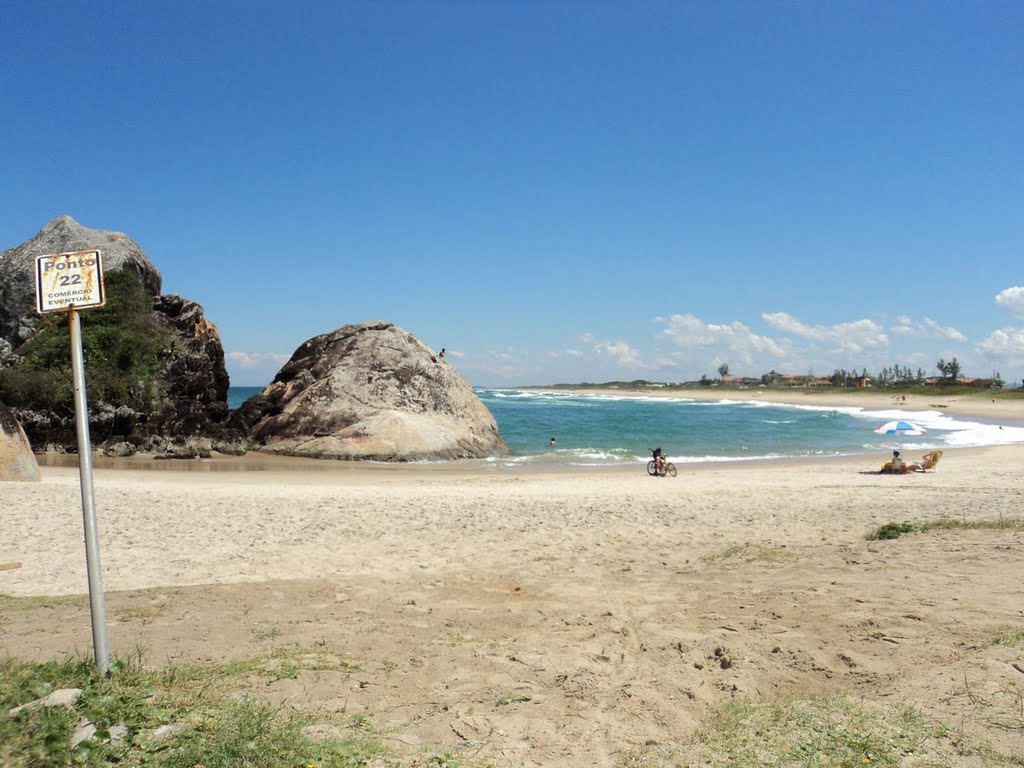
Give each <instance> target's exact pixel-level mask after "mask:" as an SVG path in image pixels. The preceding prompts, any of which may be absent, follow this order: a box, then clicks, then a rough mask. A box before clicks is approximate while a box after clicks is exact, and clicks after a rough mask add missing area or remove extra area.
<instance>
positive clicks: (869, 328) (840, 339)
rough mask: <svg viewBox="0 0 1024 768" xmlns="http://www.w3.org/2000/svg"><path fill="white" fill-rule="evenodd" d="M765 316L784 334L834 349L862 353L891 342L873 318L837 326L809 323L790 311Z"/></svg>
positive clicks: (766, 319)
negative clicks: (794, 315) (823, 344)
mask: <svg viewBox="0 0 1024 768" xmlns="http://www.w3.org/2000/svg"><path fill="white" fill-rule="evenodd" d="M761 317H762V319H763V320H764V321H765V322H766V323H768V325H770V326H772V327H773V328H777V329H778V330H780V331H782V332H783V333H791V334H793V335H795V336H800V337H802V338H805V339H810V340H811V341H817V342H822V343H825V344H830V345H832V346H833V347H834V348H835V349H834V351H835V352H841V353H842V354H844V355H848V356H849V355H859V354H863V353H864V351H865V350H869V349H882V348H885V347H887V346H888V345H889V337H888V336H886V334H885V329H883V328H882V326H880V325H879V324H878V323H876V322H875V321H874V320H867V319H865V320H854V321H853V322H851V323H838V324H837V325H807V324H806V323H803V322H801V321H800V320H799V319H798V318H796V317H793V316H792V315H791V314H789V313H788V312H766V313H764V314H762V315H761Z"/></svg>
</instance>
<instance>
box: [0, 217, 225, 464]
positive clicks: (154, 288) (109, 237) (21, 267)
mask: <svg viewBox="0 0 1024 768" xmlns="http://www.w3.org/2000/svg"><path fill="white" fill-rule="evenodd" d="M85 249H99V250H101V251H102V253H103V273H104V278H105V281H106V282H107V287H108V290H107V298H108V305H107V307H106V308H103V309H90V310H86V311H84V312H83V313H82V326H83V333H85V334H88V333H89V331H90V327H95V326H96V323H97V322H98V321H99V320H100V318H101V315H100V314H98V313H102V312H105V311H113V309H112V307H113V304H114V303H115V301H114V299H115V296H114V293H115V290H114V289H115V288H116V289H118V290H120V291H121V292H122V299H124V297H125V296H128V298H127V299H125V300H124V301H122V303H123V304H124V305H125V307H124V310H123V311H124V313H125V314H124V316H125V317H126V318H128V322H126V323H125V324H124V325H123V326H118V325H115V326H113V327H109V328H108V331H109V332H108V333H107V335H106V336H105V337H104V338H105V339H110V338H113V337H115V336H118V335H120V336H121V338H122V339H123V338H124V336H125V335H129V334H135V335H134V337H132V339H127V340H125V342H126V344H125V348H126V350H127V352H121V351H118V350H113V349H111V350H103V351H104V353H105V354H106V356H107V357H109V358H111V359H112V360H113V362H110V361H108V362H107V365H108V366H111V367H110V369H109V370H100V369H99V368H98V367H97V365H96V364H95V363H94V361H91V360H90V358H89V356H88V354H87V355H86V369H87V380H88V382H89V392H88V397H89V426H90V433H91V437H92V441H93V444H94V445H96V446H102V447H104V449H105V450H107V451H108V452H116V453H121V454H126V453H132V452H134V451H136V450H143V451H152V452H155V453H166V454H169V455H176V456H184V455H202V454H205V453H208V452H209V450H210V449H211V448H217V449H220V450H224V451H230V452H234V453H237V452H240V451H241V450H242V449H243V448H242V443H241V440H242V436H241V433H239V432H232V431H231V430H228V429H226V428H225V422H226V419H227V416H228V407H227V390H228V374H227V370H226V368H225V365H224V348H223V346H222V344H221V341H220V335H219V334H218V332H217V329H216V328H215V327H214V325H213V324H212V323H211V322H210V321H209V320H207V319H206V318H205V317H204V315H203V308H202V307H201V306H199V305H198V304H196V303H195V302H193V301H189V300H187V299H183V298H182V297H180V296H175V295H167V296H161V295H160V288H161V284H162V277H161V275H160V272H159V270H158V269H157V268H156V267H155V266H154V265H153V264H152V263H151V262H150V261H149V259H148V258H146V255H145V254H144V253H143V252H142V249H141V248H140V247H139V246H138V244H137V243H135V241H134V240H132V239H131V238H130V237H128V236H127V235H124V234H122V233H120V232H107V231H104V230H101V229H89V228H86V227H83V226H81V225H80V224H78V223H77V222H76V221H75V220H74V219H72V218H71V217H69V216H60V217H58V218H56V219H54V220H53V221H51V222H50V223H49V224H47V225H46V226H45V227H43V229H42V230H41V231H40V232H39V234H37V235H36V236H35V237H34V238H32V239H31V240H29V241H27V242H25V243H23V244H22V245H20V246H18V247H16V248H10V249H8V250H6V251H4V252H3V254H2V255H0V369H3V368H4V367H6V368H8V369H10V371H11V372H14V371H17V370H18V368H19V364H20V362H21V356H22V355H25V354H28V353H27V352H19V350H26V349H28V348H29V347H30V346H31V345H30V344H26V343H25V342H30V341H32V340H33V339H34V337H36V336H39V335H40V334H42V333H43V330H44V328H45V327H46V325H47V324H46V323H42V322H41V318H40V316H39V315H38V314H37V313H36V304H35V271H34V270H35V259H36V257H37V256H42V255H45V254H49V253H62V252H66V251H75V250H85ZM140 286H141V288H140ZM118 311H122V310H121V309H119V310H118ZM129 313H132V314H129ZM108 322H110V321H109V320H108ZM115 322H116V321H115ZM51 325H52V324H51ZM50 332H51V333H52V332H53V331H52V329H51V331H50ZM63 333H65V334H66V331H64V332H63ZM146 334H148V336H146ZM135 342H138V343H135ZM143 343H147V344H150V345H151V346H152V345H155V346H153V349H154V350H155V351H154V352H153V353H152V354H154V355H155V356H156V357H157V359H156V362H155V363H153V362H150V361H149V359H148V358H147V359H146V360H144V361H142V363H141V365H142V367H144V368H146V371H145V372H144V374H143V375H142V376H140V374H139V368H140V362H139V360H123V359H122V360H121V361H120V363H119V362H118V359H117V358H118V356H119V355H120V356H121V357H122V358H123V356H124V354H134V353H135V348H137V347H138V346H139V345H140V344H143ZM67 364H68V365H69V363H67ZM61 365H63V364H61ZM118 365H121V366H122V367H121V368H118V367H117V366H118ZM2 372H3V371H2V370H0V373H2ZM32 375H33V374H31V373H28V374H26V375H25V376H24V377H23V378H24V381H26V382H29V384H31V376H32ZM65 379H66V381H65ZM19 381H22V380H21V379H19ZM55 385H59V386H60V387H62V388H64V387H69V386H70V377H69V376H64V374H63V372H62V373H61V376H60V377H59V380H57V379H55ZM104 385H106V387H105V388H104ZM36 386H38V384H37V385H36ZM7 404H8V405H9V406H11V407H12V408H13V410H14V411H15V414H16V415H17V417H18V420H19V421H20V422H21V425H22V426H23V427H24V430H25V433H26V435H27V436H28V439H29V441H30V442H31V444H32V446H33V448H34V450H36V451H42V450H47V449H51V450H58V451H59V450H66V451H72V452H74V451H76V450H77V436H76V433H75V423H74V415H73V412H71V411H69V410H68V408H67V405H66V403H59V404H56V405H54V404H50V405H47V404H46V403H40V402H29V403H26V402H22V403H14V402H8V403H7Z"/></svg>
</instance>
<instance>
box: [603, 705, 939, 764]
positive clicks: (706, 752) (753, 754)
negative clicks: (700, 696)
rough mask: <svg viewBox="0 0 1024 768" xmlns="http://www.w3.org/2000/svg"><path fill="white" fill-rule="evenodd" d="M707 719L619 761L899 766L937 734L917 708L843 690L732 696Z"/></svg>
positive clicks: (628, 753)
mask: <svg viewBox="0 0 1024 768" xmlns="http://www.w3.org/2000/svg"><path fill="white" fill-rule="evenodd" d="M704 722H705V725H704V727H703V728H702V729H700V730H699V731H698V732H697V733H696V735H695V736H694V737H693V738H691V739H689V740H688V741H686V742H684V743H683V744H682V745H680V746H678V747H663V746H657V747H643V748H641V749H638V750H633V751H629V752H623V753H620V755H619V759H618V761H617V762H616V768H681V767H682V766H691V765H700V766H706V767H707V768H749V767H750V766H766V765H777V766H809V767H810V766H813V767H814V768H825V766H834V767H835V768H864V766H881V767H883V768H885V767H891V768H897V767H898V766H902V765H904V764H905V761H906V760H907V759H910V758H911V757H912V756H920V755H921V754H922V753H923V752H924V751H925V750H926V747H927V742H928V741H929V739H931V738H933V737H935V736H936V735H937V734H936V730H935V728H934V727H933V726H932V725H931V724H930V723H929V722H928V721H927V720H926V719H925V718H924V717H922V716H921V715H920V714H918V713H917V711H916V710H913V709H911V708H902V709H893V708H877V707H874V706H870V705H868V704H866V703H864V702H859V701H854V700H852V699H850V698H848V697H845V696H822V697H817V698H814V699H810V700H798V699H780V700H776V701H766V702H760V701H758V702H752V701H729V702H725V703H723V704H719V705H718V706H715V707H713V708H712V709H711V710H710V711H709V713H708V715H707V717H705V719H704ZM923 764H927V763H923Z"/></svg>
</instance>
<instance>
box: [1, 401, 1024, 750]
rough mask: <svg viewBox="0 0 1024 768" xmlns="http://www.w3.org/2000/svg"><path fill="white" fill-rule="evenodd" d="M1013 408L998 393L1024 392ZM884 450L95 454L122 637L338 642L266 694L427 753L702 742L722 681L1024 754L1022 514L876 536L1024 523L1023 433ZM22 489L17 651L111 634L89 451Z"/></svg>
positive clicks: (8, 615) (246, 643)
mask: <svg viewBox="0 0 1024 768" xmlns="http://www.w3.org/2000/svg"><path fill="white" fill-rule="evenodd" d="M701 394H704V395H705V396H706V393H703V392H702V393H701ZM795 397H802V396H800V395H796V396H795ZM936 402H938V401H936ZM855 404H861V401H860V400H859V399H858V400H857V401H855ZM915 405H917V403H915V402H914V401H913V400H911V401H910V402H908V403H907V404H906V405H903V404H901V405H900V407H901V408H912V407H914V406H915ZM948 405H949V407H950V410H952V409H953V406H954V403H952V402H950V403H949V404H948ZM956 405H957V406H958V408H960V411H961V412H962V413H968V411H966V410H964V409H963V404H961V403H957V404H956ZM976 405H977V406H978V407H979V408H980V409H982V410H985V409H988V407H989V406H990V405H992V404H991V403H984V402H982V403H978V404H976ZM999 407H1000V408H1004V409H1005V410H999V411H997V410H996V408H995V406H993V407H992V409H991V410H987V411H986V414H985V415H986V416H990V417H992V418H1014V419H1019V418H1020V417H1021V415H1022V414H1021V413H1020V412H1014V409H1013V407H1012V404H1011V406H1006V405H1005V404H1003V405H1000V406H999ZM977 415H981V414H980V413H978V414H977ZM884 458H885V457H884V456H878V457H874V456H869V457H859V458H853V459H842V460H832V461H818V462H815V461H803V462H789V463H777V462H770V463H769V462H751V463H745V464H729V465H708V466H683V467H681V468H680V470H681V471H680V474H679V476H678V477H676V478H651V477H648V476H646V474H644V472H643V470H642V467H637V471H628V470H627V471H623V470H617V471H591V472H558V471H548V472H542V473H528V472H521V473H508V472H500V471H494V470H487V469H483V468H481V467H480V466H479V465H463V464H453V465H445V466H426V465H414V466H382V465H373V466H366V465H358V464H350V463H332V462H309V461H301V460H294V461H291V460H288V459H280V458H277V459H268V458H265V457H258V456H251V455H250V456H249V457H243V458H242V459H233V458H228V457H222V458H219V459H217V460H215V461H213V462H206V463H205V464H204V463H203V462H199V461H196V462H189V463H174V464H166V468H165V467H164V466H157V465H158V463H157V462H152V463H151V464H149V465H147V464H146V463H145V462H144V461H142V462H139V463H138V464H137V465H135V466H133V467H129V468H124V467H120V468H119V467H115V466H110V467H107V466H97V468H96V471H95V487H96V508H97V516H98V521H99V532H100V540H101V543H100V551H101V559H102V566H103V578H104V586H105V589H106V591H107V611H108V623H109V633H110V642H111V647H112V651H113V652H114V653H115V654H116V653H118V652H124V653H127V652H130V651H131V650H132V649H135V648H138V647H141V648H144V649H145V652H146V657H147V658H148V659H149V660H150V661H152V662H153V663H164V662H166V661H167V660H174V659H177V660H181V659H202V660H214V661H220V660H228V659H236V658H251V657H254V656H258V655H261V654H267V653H270V652H272V651H273V649H275V648H319V649H325V650H327V651H329V652H331V653H335V654H339V655H344V656H345V658H348V659H352V660H353V662H354V663H355V664H357V665H358V667H359V670H360V671H359V674H358V676H355V675H354V674H353V673H352V672H351V671H348V672H345V671H325V670H315V669H313V670H308V671H304V672H302V673H301V674H299V675H298V676H297V677H294V678H291V677H290V678H286V679H281V680H277V681H274V682H273V683H272V684H269V685H265V686H261V687H260V690H259V695H261V696H263V697H265V698H266V699H268V700H270V701H272V702H275V703H285V702H287V704H288V705H289V706H291V707H294V708H297V709H302V710H304V711H309V712H311V713H317V712H336V711H339V710H340V709H342V708H345V710H346V711H347V712H350V713H351V712H358V711H365V712H366V713H367V716H368V717H370V718H371V719H372V721H373V722H374V724H375V725H376V726H377V727H378V728H382V729H387V732H388V733H390V734H393V735H394V739H395V743H396V744H397V745H398V747H399V748H400V749H402V750H404V751H406V752H407V753H408V754H409V755H411V756H414V755H415V754H417V751H418V750H419V749H420V748H423V749H426V748H428V747H430V748H433V749H437V748H446V749H452V750H462V751H463V752H464V753H465V754H467V755H471V756H473V757H474V758H478V759H481V760H489V761H492V762H493V763H494V764H496V765H499V766H571V767H572V766H579V767H580V768H583V767H584V766H601V765H608V766H611V765H615V764H616V763H615V761H616V759H617V757H616V756H617V755H619V754H620V753H621V751H622V750H629V749H635V748H638V747H643V746H644V745H645V744H646V745H648V746H649V745H652V744H653V745H668V746H670V745H673V744H676V743H679V742H680V741H682V740H685V739H686V738H687V737H688V736H689V734H691V733H692V732H693V730H694V728H696V727H698V726H699V724H700V723H701V721H702V718H703V717H704V715H705V714H706V712H707V710H708V707H709V706H711V705H712V704H715V703H718V702H721V701H724V700H729V699H735V698H745V697H747V698H752V699H765V698H771V697H776V696H782V695H794V696H798V697H810V696H813V695H816V694H819V693H828V692H846V693H849V694H850V695H852V696H854V697H856V698H857V699H858V700H864V701H868V702H872V703H873V704H877V705H878V706H880V707H894V708H897V707H901V706H905V705H909V706H913V707H916V708H917V709H918V710H920V711H921V712H923V713H924V714H925V715H926V716H928V717H931V718H935V720H936V721H937V722H942V723H945V724H946V725H947V726H950V727H952V726H954V725H955V726H956V727H957V728H959V729H960V732H961V733H962V734H963V738H965V739H969V740H970V741H971V743H978V744H982V743H983V744H986V745H989V747H990V748H991V749H993V750H995V752H994V754H1001V755H1013V754H1020V753H1021V752H1022V751H1024V741H1022V739H1024V736H1022V733H1024V730H1022V725H1024V722H1022V721H1021V720H1020V715H1019V713H1017V714H1014V713H1015V712H1017V710H1016V709H1015V707H1016V706H1017V704H1019V691H1020V690H1021V687H1022V686H1024V650H1022V642H1021V639H1020V638H1021V630H1022V629H1024V593H1022V589H1021V584H1022V583H1024V557H1022V554H1024V532H1021V531H1020V530H990V529H985V530H934V531H930V532H927V533H919V534H910V535H906V536H903V537H901V538H899V539H896V540H892V541H868V540H866V539H865V534H867V533H868V532H869V531H871V530H873V529H875V528H877V527H878V526H880V525H883V524H885V523H890V522H903V521H911V522H916V523H921V522H926V521H931V520H937V519H940V518H955V519H958V520H963V521H991V520H999V519H1019V518H1020V517H1021V507H1022V502H1024V492H1022V490H1021V488H1022V487H1021V481H1020V477H1021V470H1022V468H1024V446H1002V447H993V448H977V449H965V450H955V451H954V450H951V451H947V452H946V454H945V456H944V457H943V459H942V461H941V462H940V465H939V467H938V468H937V470H936V471H934V472H929V473H926V474H910V475H904V476H891V475H879V474H877V472H876V471H877V469H878V466H879V464H880V462H881V461H882V460H883V459H884ZM189 465H191V467H192V470H191V471H188V470H187V469H186V466H189ZM219 470H227V471H219ZM230 470H233V471H230ZM241 470H246V471H241ZM0 509H2V514H0V562H14V561H17V562H20V563H21V567H19V568H13V569H10V570H5V571H0V648H2V652H3V653H5V654H11V655H13V656H17V657H21V658H27V659H46V658H52V657H64V656H66V655H69V654H75V653H79V654H83V655H89V654H90V653H91V651H90V630H89V626H90V623H89V608H88V601H87V599H86V598H85V597H84V596H83V593H85V592H86V589H87V581H86V571H85V556H84V547H83V533H82V514H81V503H80V497H79V481H78V472H77V470H76V469H74V468H72V467H59V466H45V467H43V481H42V482H41V483H35V484H22V483H6V484H3V485H0ZM1014 632H1016V633H1017V634H1016V635H1015V636H1016V637H1017V639H1018V641H1017V643H1016V644H1015V645H1014V644H1012V643H1001V642H998V640H997V639H998V638H1000V637H1005V636H1006V635H1007V633H1010V634H1011V636H1014V635H1013V633H1014ZM357 678H358V679H357ZM1015 691H1016V692H1017V696H1018V698H1017V699H1014V698H1013V696H1014V692H1015ZM509 696H516V697H520V698H518V699H517V700H516V701H517V702H519V703H516V704H515V705H510V706H498V705H497V704H496V702H499V701H501V700H502V699H503V697H509ZM1014 718H1016V719H1014ZM1007 724H1009V725H1007ZM950 749H951V750H952V749H953V747H952V746H951V747H950ZM950 754H953V752H950ZM412 759H413V758H412V757H410V760H412ZM409 764H410V765H412V764H414V763H412V762H410V763H409ZM908 764H909V763H908ZM939 764H951V765H965V766H967V765H971V766H973V765H979V766H980V765H988V764H1002V763H986V762H984V761H982V762H977V761H974V762H971V761H967V760H966V759H965V761H964V762H959V761H954V762H950V763H939Z"/></svg>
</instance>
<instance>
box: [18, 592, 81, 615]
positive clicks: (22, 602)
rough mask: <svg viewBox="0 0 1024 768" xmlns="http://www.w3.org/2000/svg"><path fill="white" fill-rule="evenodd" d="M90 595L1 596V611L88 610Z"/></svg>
mask: <svg viewBox="0 0 1024 768" xmlns="http://www.w3.org/2000/svg"><path fill="white" fill-rule="evenodd" d="M88 607H89V596H88V595H57V596H53V595H45V596H44V595H40V596H38V597H14V596H13V595H0V609H2V610H5V611H34V610H36V609H38V608H48V609H50V610H56V609H58V608H86V609H87V608H88Z"/></svg>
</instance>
